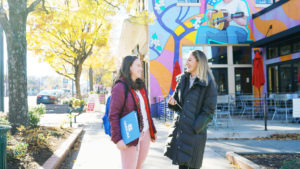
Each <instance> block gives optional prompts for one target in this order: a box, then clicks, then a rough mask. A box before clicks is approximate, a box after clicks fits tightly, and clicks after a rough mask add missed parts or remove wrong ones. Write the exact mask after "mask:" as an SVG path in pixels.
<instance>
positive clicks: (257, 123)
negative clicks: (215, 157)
mask: <svg viewBox="0 0 300 169" xmlns="http://www.w3.org/2000/svg"><path fill="white" fill-rule="evenodd" d="M232 121H233V123H229V125H228V127H227V124H226V122H222V123H221V124H222V125H220V126H218V127H215V126H210V127H209V129H208V139H219V138H256V137H266V136H269V135H272V134H286V133H300V124H299V123H285V122H282V121H276V120H274V121H272V120H268V121H267V129H268V130H267V131H265V124H264V121H263V120H245V119H241V118H240V117H234V118H232Z"/></svg>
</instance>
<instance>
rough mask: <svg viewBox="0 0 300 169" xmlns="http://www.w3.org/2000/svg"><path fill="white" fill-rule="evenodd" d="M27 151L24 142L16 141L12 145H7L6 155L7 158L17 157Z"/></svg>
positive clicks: (26, 145) (21, 156)
mask: <svg viewBox="0 0 300 169" xmlns="http://www.w3.org/2000/svg"><path fill="white" fill-rule="evenodd" d="M27 151H28V144H27V143H25V142H16V143H15V144H14V145H13V146H11V145H8V146H7V157H8V158H9V159H19V160H21V159H22V158H24V157H25V156H26V154H27Z"/></svg>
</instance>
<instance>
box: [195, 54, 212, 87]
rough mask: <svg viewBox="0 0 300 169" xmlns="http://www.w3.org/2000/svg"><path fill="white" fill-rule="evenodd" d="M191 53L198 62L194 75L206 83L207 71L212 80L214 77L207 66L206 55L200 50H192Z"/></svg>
mask: <svg viewBox="0 0 300 169" xmlns="http://www.w3.org/2000/svg"><path fill="white" fill-rule="evenodd" d="M191 54H192V55H193V56H194V57H195V59H196V61H197V62H198V65H197V68H196V75H197V77H198V78H199V80H200V81H204V82H205V83H206V84H208V76H207V73H208V74H209V75H210V77H211V79H212V80H213V81H214V77H213V75H212V73H211V70H210V69H209V66H208V61H207V57H206V55H205V54H204V53H203V52H202V51H200V50H194V51H192V52H191Z"/></svg>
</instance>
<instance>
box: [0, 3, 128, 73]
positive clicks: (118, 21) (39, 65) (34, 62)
mask: <svg viewBox="0 0 300 169" xmlns="http://www.w3.org/2000/svg"><path fill="white" fill-rule="evenodd" d="M126 17H128V16H127V15H126V11H125V9H123V8H122V9H121V10H120V12H119V14H117V15H116V16H114V17H112V19H113V23H114V24H113V28H112V30H111V35H110V42H111V44H110V46H111V52H112V55H115V54H116V53H117V49H118V45H119V38H120V35H121V30H122V23H123V20H124V19H125V18H126ZM4 72H5V74H7V48H6V39H5V36H4ZM27 75H28V76H36V77H41V76H59V75H58V74H57V73H56V72H55V71H54V70H53V69H52V68H51V67H50V66H49V64H48V63H46V62H39V59H38V56H34V55H33V54H32V53H30V51H28V52H27Z"/></svg>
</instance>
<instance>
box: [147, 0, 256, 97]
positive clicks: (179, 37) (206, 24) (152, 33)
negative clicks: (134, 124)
mask: <svg viewBox="0 0 300 169" xmlns="http://www.w3.org/2000/svg"><path fill="white" fill-rule="evenodd" d="M224 1H226V2H228V3H227V4H225V3H224ZM179 2H180V1H179ZM191 2H192V1H191ZM226 9H227V10H226ZM260 10H261V8H258V7H256V4H255V0H200V1H199V3H198V4H197V5H196V6H193V5H191V6H184V5H183V6H179V5H178V1H177V0H168V1H167V0H150V1H149V12H150V13H153V15H154V16H155V21H154V23H152V24H150V25H149V49H150V50H149V51H150V62H149V63H150V96H151V102H152V103H154V100H153V98H154V97H158V96H163V97H165V96H167V95H169V94H172V93H173V91H174V89H175V87H176V76H177V75H178V74H180V73H181V71H182V70H183V69H182V59H181V57H182V46H185V45H187V46H192V45H197V44H231V43H234V44H239V43H251V42H252V41H253V32H252V29H251V26H252V24H253V22H252V19H251V14H253V13H256V12H258V11H260ZM228 15H230V16H232V17H233V18H234V17H235V18H234V19H232V20H231V21H229V22H227V20H226V18H227V17H226V16H228ZM225 22H226V23H225ZM223 27H226V28H223ZM222 28H223V29H222Z"/></svg>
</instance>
